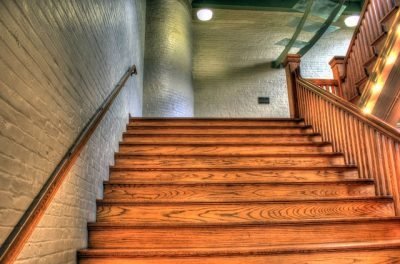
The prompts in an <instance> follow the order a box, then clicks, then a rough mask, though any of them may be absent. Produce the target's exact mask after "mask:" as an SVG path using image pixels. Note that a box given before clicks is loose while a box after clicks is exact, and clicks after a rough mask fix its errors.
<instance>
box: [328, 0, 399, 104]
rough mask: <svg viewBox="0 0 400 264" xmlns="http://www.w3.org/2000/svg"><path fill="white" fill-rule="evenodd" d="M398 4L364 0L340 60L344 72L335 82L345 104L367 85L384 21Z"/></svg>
mask: <svg viewBox="0 0 400 264" xmlns="http://www.w3.org/2000/svg"><path fill="white" fill-rule="evenodd" d="M397 1H398V0H366V1H365V3H364V6H363V9H362V11H361V15H360V21H359V23H358V25H357V27H356V29H355V32H354V34H353V38H352V40H351V42H350V46H349V49H348V51H347V54H346V56H345V57H344V60H343V59H341V58H340V60H341V62H342V63H343V65H342V67H344V70H343V75H342V76H341V77H340V78H338V79H337V80H338V81H339V82H340V84H339V86H342V87H343V97H344V98H346V99H347V100H348V101H352V100H353V99H354V98H358V97H359V96H360V95H361V93H362V91H363V88H364V86H365V84H366V83H367V80H368V77H369V75H370V74H371V73H370V72H369V69H371V68H372V67H371V65H372V66H373V65H374V64H375V62H376V58H377V57H378V55H379V53H380V50H379V48H378V47H379V44H378V43H379V42H380V41H381V40H382V39H384V38H383V37H384V36H385V35H386V32H387V30H388V28H385V19H386V18H387V17H388V16H389V15H390V14H391V13H393V12H395V10H396V7H397V5H398V3H397ZM332 70H333V71H334V69H333V68H332ZM335 79H336V78H335Z"/></svg>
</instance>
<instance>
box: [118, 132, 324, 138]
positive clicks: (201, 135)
mask: <svg viewBox="0 0 400 264" xmlns="http://www.w3.org/2000/svg"><path fill="white" fill-rule="evenodd" d="M123 136H124V137H126V138H129V137H131V138H140V137H144V138H149V137H150V138H157V137H161V138H164V137H166V138H168V137H170V138H173V137H180V138H183V137H189V138H214V137H217V138H221V137H222V138H224V137H226V138H229V137H233V138H253V137H256V138H265V137H288V138H290V137H313V136H320V134H318V133H292V134H272V133H271V134H228V133H224V134H178V135H175V134H164V133H161V134H133V133H129V132H124V133H123Z"/></svg>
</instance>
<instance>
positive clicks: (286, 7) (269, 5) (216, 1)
mask: <svg viewBox="0 0 400 264" xmlns="http://www.w3.org/2000/svg"><path fill="white" fill-rule="evenodd" d="M332 1H337V2H338V3H339V0H332ZM297 2H298V0H193V2H192V6H193V7H194V8H204V7H209V8H220V9H240V10H266V11H284V12H285V11H286V12H298V11H296V10H293V6H294V5H295V4H296V3H297ZM362 5H363V0H349V1H346V10H345V11H344V14H354V13H360V12H361V8H362Z"/></svg>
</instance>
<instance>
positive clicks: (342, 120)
mask: <svg viewBox="0 0 400 264" xmlns="http://www.w3.org/2000/svg"><path fill="white" fill-rule="evenodd" d="M340 127H341V133H342V138H343V151H344V156H345V160H346V164H351V163H352V160H351V157H350V153H349V149H350V148H349V140H348V133H347V132H348V131H347V126H346V112H345V111H341V112H340Z"/></svg>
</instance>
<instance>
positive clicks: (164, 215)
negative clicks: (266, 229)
mask: <svg viewBox="0 0 400 264" xmlns="http://www.w3.org/2000/svg"><path fill="white" fill-rule="evenodd" d="M97 206H98V207H97V221H98V222H115V221H124V222H125V221H126V222H130V223H136V224H139V225H141V224H146V225H151V224H165V225H168V224H176V223H179V224H181V225H185V224H188V225H191V224H197V223H210V224H212V223H249V222H250V223H263V222H264V221H281V220H293V221H295V220H297V219H315V218H335V217H336V218H343V217H378V216H381V217H384V216H393V215H394V209H393V201H392V199H390V198H385V197H348V198H347V197H346V198H342V197H334V198H332V197H329V198H315V199H298V200H274V201H234V202H232V201H218V202H193V201H191V202H154V201H152V202H146V203H139V202H133V201H126V200H99V201H98V202H97Z"/></svg>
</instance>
